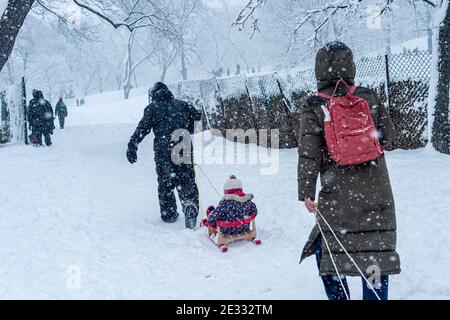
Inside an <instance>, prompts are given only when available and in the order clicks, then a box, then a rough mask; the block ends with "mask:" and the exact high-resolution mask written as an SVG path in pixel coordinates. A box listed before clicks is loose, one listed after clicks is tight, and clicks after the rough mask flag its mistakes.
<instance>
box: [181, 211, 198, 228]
mask: <svg viewBox="0 0 450 320" xmlns="http://www.w3.org/2000/svg"><path fill="white" fill-rule="evenodd" d="M184 215H185V223H186V228H187V229H195V226H196V225H197V216H198V210H197V208H196V207H195V206H193V205H188V206H186V208H185V209H184Z"/></svg>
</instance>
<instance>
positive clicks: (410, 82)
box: [171, 50, 431, 149]
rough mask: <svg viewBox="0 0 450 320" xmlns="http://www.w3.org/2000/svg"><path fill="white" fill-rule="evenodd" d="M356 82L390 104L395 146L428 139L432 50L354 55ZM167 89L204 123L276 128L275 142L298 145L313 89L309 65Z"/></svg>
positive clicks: (413, 144)
mask: <svg viewBox="0 0 450 320" xmlns="http://www.w3.org/2000/svg"><path fill="white" fill-rule="evenodd" d="M356 64H357V76H356V81H357V84H358V85H363V86H367V87H370V88H372V89H374V90H375V91H376V92H377V93H378V95H379V96H380V99H381V101H382V102H383V103H385V104H386V106H387V107H388V109H389V112H390V114H391V117H392V120H393V122H394V124H395V126H396V128H397V131H398V139H397V141H396V142H395V145H394V148H400V149H416V148H421V147H424V146H425V145H426V144H427V142H428V141H427V140H428V137H427V130H428V120H427V118H428V117H427V114H428V110H427V106H428V92H429V81H430V68H431V54H430V53H429V52H428V51H420V50H414V51H410V52H405V53H401V54H394V55H386V56H383V55H377V56H365V57H362V58H360V59H358V60H357V62H356ZM171 89H172V90H174V93H175V94H176V95H177V96H179V97H181V98H184V99H187V100H189V101H191V103H193V104H194V105H195V106H196V107H197V108H199V109H201V110H202V112H203V115H204V120H203V123H204V125H205V127H207V128H214V129H219V130H221V131H222V132H223V133H224V132H225V130H226V129H244V130H248V129H256V130H259V129H278V130H279V141H280V143H279V147H280V148H292V147H296V146H297V131H298V128H299V125H300V119H301V106H302V103H303V101H304V99H305V98H306V97H307V96H309V95H311V94H314V92H315V91H316V79H315V75H314V69H313V68H309V69H290V70H283V71H281V72H277V73H266V74H251V75H238V76H232V77H226V78H214V79H207V80H197V81H184V82H179V83H177V84H173V85H172V86H171Z"/></svg>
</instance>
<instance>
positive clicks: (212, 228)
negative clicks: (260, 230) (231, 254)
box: [203, 175, 261, 252]
mask: <svg viewBox="0 0 450 320" xmlns="http://www.w3.org/2000/svg"><path fill="white" fill-rule="evenodd" d="M252 199H253V195H252V194H250V193H248V194H246V193H245V192H244V190H243V188H242V182H241V181H240V180H239V179H237V178H236V176H234V175H232V176H230V179H229V180H228V181H227V182H225V185H224V196H223V198H222V200H221V201H220V203H219V205H218V206H217V208H214V207H213V206H210V207H209V208H208V210H207V211H206V215H207V219H204V220H203V224H204V225H205V226H207V227H208V236H209V237H210V239H211V240H213V241H214V242H215V243H216V244H217V245H218V247H219V249H220V250H221V251H222V252H225V251H227V245H228V244H229V243H230V242H233V241H236V240H249V241H252V242H253V243H254V244H256V245H259V244H261V241H260V240H256V227H255V226H256V225H255V217H256V215H257V214H258V210H257V209H256V205H255V204H254V203H253V201H252ZM250 225H251V227H250Z"/></svg>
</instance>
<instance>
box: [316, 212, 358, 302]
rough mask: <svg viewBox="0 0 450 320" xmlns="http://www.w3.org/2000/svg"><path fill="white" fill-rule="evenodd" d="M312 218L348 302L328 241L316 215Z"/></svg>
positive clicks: (348, 298)
mask: <svg viewBox="0 0 450 320" xmlns="http://www.w3.org/2000/svg"><path fill="white" fill-rule="evenodd" d="M314 217H315V218H316V224H317V227H319V231H320V234H321V235H322V239H323V241H324V242H325V245H326V246H327V250H328V252H329V253H330V258H331V262H332V263H333V267H334V270H336V273H337V276H338V278H339V282H340V284H341V287H342V290H343V291H344V294H345V298H347V300H350V297H349V296H348V293H347V290H346V289H345V286H344V283H343V282H342V277H341V275H340V273H339V270H338V268H337V266H336V262H334V259H333V256H332V254H331V250H330V247H329V246H328V241H327V239H326V238H325V233H324V232H323V230H322V227H321V226H320V223H319V220H318V219H317V213H316V214H314Z"/></svg>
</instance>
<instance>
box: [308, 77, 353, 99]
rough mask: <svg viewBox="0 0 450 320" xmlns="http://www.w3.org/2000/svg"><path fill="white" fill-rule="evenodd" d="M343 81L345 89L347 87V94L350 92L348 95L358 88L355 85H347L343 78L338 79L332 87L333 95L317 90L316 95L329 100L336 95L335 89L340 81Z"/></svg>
mask: <svg viewBox="0 0 450 320" xmlns="http://www.w3.org/2000/svg"><path fill="white" fill-rule="evenodd" d="M341 82H342V83H344V85H345V86H346V87H347V89H348V94H350V95H353V94H354V93H355V91H356V89H358V87H357V86H351V87H350V86H349V85H348V84H347V82H345V81H344V80H342V79H341V80H339V81H338V82H337V83H336V87H335V88H334V91H333V95H331V96H330V95H328V94H326V93H323V92H317V94H316V95H317V96H319V97H322V98H324V99H327V100H331V99H333V97H334V96H335V95H336V91H337V88H338V87H339V84H340V83H341Z"/></svg>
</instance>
